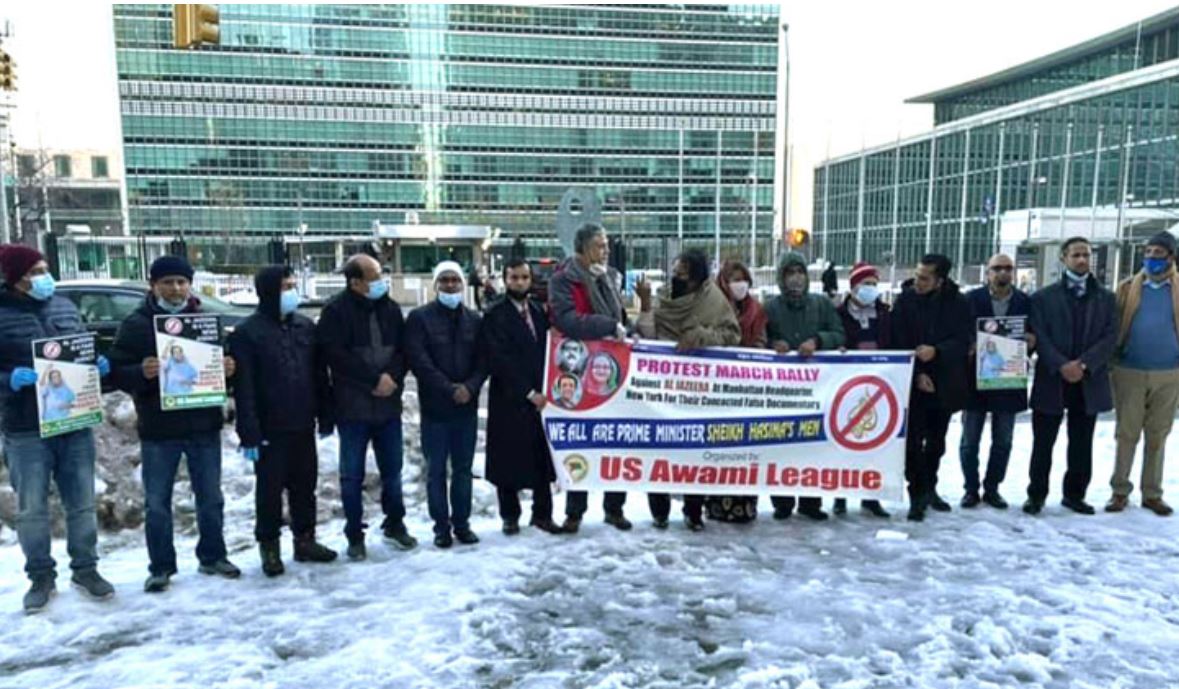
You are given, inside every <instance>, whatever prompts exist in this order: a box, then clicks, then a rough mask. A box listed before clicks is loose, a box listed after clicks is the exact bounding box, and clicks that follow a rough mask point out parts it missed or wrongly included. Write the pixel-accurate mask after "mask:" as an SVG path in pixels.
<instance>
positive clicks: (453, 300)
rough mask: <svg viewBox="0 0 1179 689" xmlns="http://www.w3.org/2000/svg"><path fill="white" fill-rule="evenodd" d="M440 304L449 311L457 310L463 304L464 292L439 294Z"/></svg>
mask: <svg viewBox="0 0 1179 689" xmlns="http://www.w3.org/2000/svg"><path fill="white" fill-rule="evenodd" d="M438 302H439V303H440V304H442V305H443V306H445V307H446V308H448V309H457V308H458V307H459V305H460V304H462V303H463V295H462V292H454V293H451V292H439V293H438Z"/></svg>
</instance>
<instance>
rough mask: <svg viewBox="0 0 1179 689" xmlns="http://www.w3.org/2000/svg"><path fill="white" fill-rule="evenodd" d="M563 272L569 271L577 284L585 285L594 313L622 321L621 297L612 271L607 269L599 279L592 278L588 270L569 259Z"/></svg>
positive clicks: (574, 260) (575, 260)
mask: <svg viewBox="0 0 1179 689" xmlns="http://www.w3.org/2000/svg"><path fill="white" fill-rule="evenodd" d="M565 270H568V271H570V273H571V274H572V275H573V278H574V279H575V280H576V281H577V282H580V283H581V284H582V285H585V291H586V292H589V298H590V304H591V305H592V306H593V308H594V313H596V314H598V315H599V316H609V317H610V318H613V319H615V320H617V321H621V320H622V295H621V294H619V293H618V287H616V286H615V283H614V273H613V271H612V270H609V269H607V270H606V272H605V273H603V274H602V275H601V276H600V277H594V274H593V273H591V272H590V271H589V268H586V267H585V266H583V265H581V262H580V261H578V260H577V258H576V257H575V258H571V259H569V262H568V263H567V264H566V265H565Z"/></svg>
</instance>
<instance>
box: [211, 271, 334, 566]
mask: <svg viewBox="0 0 1179 689" xmlns="http://www.w3.org/2000/svg"><path fill="white" fill-rule="evenodd" d="M254 289H255V291H256V292H257V294H258V310H257V311H256V312H255V313H254V314H253V315H252V316H250V317H249V318H247V319H246V320H245V321H244V322H242V323H241V324H240V325H238V326H237V328H236V329H235V330H234V332H233V335H231V336H230V337H229V351H230V352H231V353H232V354H233V358H234V361H236V362H237V373H236V375H235V376H234V400H235V401H236V402H237V404H236V408H237V434H238V437H239V438H241V447H242V455H243V456H245V457H246V458H247V459H249V460H250V461H252V462H254V476H255V477H256V483H255V486H254V506H255V517H254V518H255V524H254V538H255V539H257V541H258V549H259V553H260V555H261V558H262V571H263V573H265V574H266V576H270V577H275V576H278V575H280V574H282V573H283V564H282V554H281V548H280V547H279V540H278V538H279V532H280V531H281V529H282V495H283V491H284V490H285V491H286V493H287V500H288V502H289V503H290V516H291V533H292V534H294V541H295V544H294V545H295V561H296V562H331V561H332V560H335V559H336V552H335V551H334V550H330V549H328V548H326V547H324V546H323V545H320V544H319V543H317V542H316V540H315V518H316V511H315V483H316V479H317V478H318V476H319V457H318V455H317V454H316V447H315V426H316V421H317V419H318V423H319V432H320V434H321V435H329V434H331V432H332V420H331V388H330V387H329V385H328V375H327V366H326V365H325V363H324V360H323V357H322V356H321V355H320V353H319V351H318V349H317V348H316V346H315V323H313V322H312V321H311V319H310V318H307V317H306V316H303V315H301V314H299V313H296V311H295V309H296V308H297V307H298V306H299V291H298V290H297V289H296V287H295V276H294V274H293V273H292V272H291V269H290V268H288V267H286V266H267V267H266V268H263V269H262V270H260V271H258V274H257V275H256V276H255V277H254Z"/></svg>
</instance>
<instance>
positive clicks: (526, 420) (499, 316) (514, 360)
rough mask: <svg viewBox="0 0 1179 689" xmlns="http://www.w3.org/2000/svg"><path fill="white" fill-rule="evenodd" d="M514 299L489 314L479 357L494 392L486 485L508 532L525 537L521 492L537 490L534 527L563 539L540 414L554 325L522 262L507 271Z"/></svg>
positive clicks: (489, 412)
mask: <svg viewBox="0 0 1179 689" xmlns="http://www.w3.org/2000/svg"><path fill="white" fill-rule="evenodd" d="M504 285H505V286H506V288H507V298H506V299H503V300H501V301H500V302H499V303H498V304H496V305H495V306H492V307H491V309H490V310H488V312H487V314H486V315H485V316H484V317H483V324H482V326H481V328H480V330H479V351H480V353H481V354H482V355H483V356H484V357H485V359H486V369H487V371H488V373H489V374H490V375H489V378H490V381H491V382H490V385H489V389H488V394H487V480H488V481H491V482H492V483H493V484H495V489H496V495H497V496H498V498H499V516H500V518H501V519H503V530H504V533H505V534H507V535H509V536H512V535H515V534H518V533H520V514H521V509H520V490H521V489H525V488H526V489H529V490H531V491H532V519H531V521H530V524H531V526H534V527H536V528H538V529H540V530H541V531H546V532H548V533H551V534H559V533H562V531H561V527H560V526H558V525H557V524H555V523H554V522H553V494H552V489H551V488H550V484H551V483H552V482H553V481H555V480H556V478H557V476H556V472H555V471H554V470H553V459H552V456H551V455H550V453H549V446H548V442H547V441H546V440H545V436H544V426H543V425H542V422H541V418H540V412H541V410H542V409H544V406H545V403H546V398H545V394H544V392H543V390H544V364H545V357H546V356H547V354H548V350H547V349H546V345H547V340H546V334H547V333H548V329H549V319H548V316H547V315H545V312H544V308H542V307H541V306H540V305H539V304H536V303H534V302H533V301H532V300H531V299H530V298H529V297H528V290H529V289H530V288H531V287H532V269H531V267H530V266H529V265H528V262H527V261H525V260H524V259H522V258H513V259H511V260H509V261H508V262H507V264H505V265H504Z"/></svg>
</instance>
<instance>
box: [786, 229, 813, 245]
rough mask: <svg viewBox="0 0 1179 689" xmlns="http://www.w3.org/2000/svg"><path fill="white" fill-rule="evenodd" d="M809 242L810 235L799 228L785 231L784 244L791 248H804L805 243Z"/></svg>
mask: <svg viewBox="0 0 1179 689" xmlns="http://www.w3.org/2000/svg"><path fill="white" fill-rule="evenodd" d="M810 240H811V233H810V232H807V231H806V230H804V229H802V228H801V227H796V228H794V229H792V230H787V231H786V243H787V244H789V245H790V246H791V248H794V249H797V248H799V247H803V246H806V244H807V242H809V241H810Z"/></svg>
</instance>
